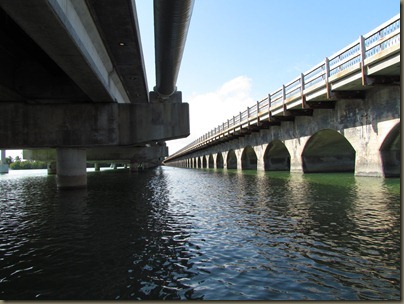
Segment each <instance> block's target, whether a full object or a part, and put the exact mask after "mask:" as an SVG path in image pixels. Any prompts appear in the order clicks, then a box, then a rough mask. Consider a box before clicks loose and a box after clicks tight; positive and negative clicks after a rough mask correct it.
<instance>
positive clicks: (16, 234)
mask: <svg viewBox="0 0 404 304" xmlns="http://www.w3.org/2000/svg"><path fill="white" fill-rule="evenodd" d="M0 230H1V231H0V299H18V300H26V299H60V300H67V299H81V300H99V299H104V300H114V299H149V300H150V299H204V300H236V299H237V300H252V299H256V300H305V299H307V300H358V299H363V300H381V299H383V300H386V299H389V300H399V299H400V283H401V282H400V237H401V234H400V180H399V179H386V180H384V179H379V178H359V177H354V176H353V175H350V174H311V175H299V174H290V173H275V172H271V173H268V172H266V173H256V172H253V171H244V172H243V173H241V172H237V171H232V170H229V171H221V170H216V171H215V170H193V169H180V168H171V167H159V168H156V169H155V170H151V171H147V172H140V173H133V174H131V173H129V172H128V171H125V170H119V171H104V172H90V173H88V188H87V189H85V190H80V191H58V190H57V189H56V184H55V177H54V176H47V175H46V170H39V171H38V170H35V171H10V173H9V174H6V175H0Z"/></svg>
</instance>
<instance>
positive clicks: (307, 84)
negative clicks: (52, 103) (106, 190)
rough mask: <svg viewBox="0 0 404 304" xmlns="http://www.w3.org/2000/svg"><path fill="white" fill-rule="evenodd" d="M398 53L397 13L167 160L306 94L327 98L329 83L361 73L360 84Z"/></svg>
mask: <svg viewBox="0 0 404 304" xmlns="http://www.w3.org/2000/svg"><path fill="white" fill-rule="evenodd" d="M399 51H400V14H398V15H396V16H394V17H393V18H392V19H390V20H388V21H387V22H385V23H384V24H382V25H380V26H379V27H377V28H376V29H374V30H372V31H371V32H369V33H368V34H366V35H361V36H360V37H359V39H358V40H356V41H355V42H353V43H351V44H350V45H348V46H347V47H345V48H343V49H342V50H340V51H338V52H337V53H335V54H333V55H332V56H329V57H326V58H325V60H324V61H323V62H321V63H319V64H317V65H316V66H314V67H313V68H311V69H310V70H308V71H307V72H305V73H301V74H300V76H298V77H297V78H295V79H293V80H292V81H290V82H289V83H287V84H284V85H282V86H281V87H280V88H279V89H277V90H275V91H274V92H272V93H270V94H268V96H267V97H265V98H263V99H261V100H259V101H257V102H256V104H255V105H252V106H251V107H247V109H246V110H245V111H243V112H240V113H239V114H237V115H234V116H233V117H231V118H229V119H227V121H225V122H224V123H222V124H221V125H219V126H218V127H216V128H214V129H213V130H211V131H209V132H208V133H206V134H204V135H202V136H201V137H199V138H198V139H196V140H194V141H193V142H191V143H190V144H188V145H187V146H185V147H183V148H182V149H180V150H179V151H177V152H176V153H174V154H173V155H171V156H169V157H168V158H167V160H169V159H172V158H176V157H178V156H181V155H184V154H187V153H189V152H191V151H192V150H195V149H197V148H199V147H202V146H204V145H206V144H208V143H209V142H212V141H215V140H217V139H220V138H222V137H224V136H225V135H226V134H227V135H229V134H230V133H232V132H235V131H236V130H238V129H241V128H243V126H245V125H249V124H250V123H251V122H257V121H259V120H260V119H265V118H268V117H269V116H270V114H271V113H272V114H273V113H274V112H275V113H276V112H277V111H278V112H279V111H283V109H284V106H285V105H288V104H291V103H292V102H295V101H297V100H302V99H303V97H304V96H305V95H306V94H307V93H312V92H316V91H319V90H324V88H326V90H327V96H328V98H329V97H330V88H329V87H330V86H329V84H330V82H331V81H335V80H338V79H341V78H343V77H346V76H347V75H350V74H353V73H355V72H358V71H361V72H362V84H364V85H365V84H366V83H365V82H366V72H365V68H366V66H368V65H369V64H370V63H373V62H376V61H380V60H382V59H383V58H387V57H389V56H391V54H392V53H396V52H399Z"/></svg>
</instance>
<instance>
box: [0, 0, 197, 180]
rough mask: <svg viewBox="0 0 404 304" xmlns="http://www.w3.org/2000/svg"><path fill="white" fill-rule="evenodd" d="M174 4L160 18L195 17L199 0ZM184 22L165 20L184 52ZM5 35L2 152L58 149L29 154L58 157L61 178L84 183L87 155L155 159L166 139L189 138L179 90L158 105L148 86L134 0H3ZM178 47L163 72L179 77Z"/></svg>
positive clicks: (0, 19) (1, 47)
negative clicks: (172, 64) (173, 60)
mask: <svg viewBox="0 0 404 304" xmlns="http://www.w3.org/2000/svg"><path fill="white" fill-rule="evenodd" d="M177 4H178V5H176V6H175V8H174V12H173V9H172V8H168V9H166V10H163V11H161V12H160V14H159V15H158V18H160V19H161V20H166V19H167V16H168V17H169V16H171V15H172V14H173V13H176V11H175V10H178V12H177V13H178V16H181V13H182V8H183V7H185V8H186V9H187V15H186V16H187V18H188V19H189V18H190V11H191V10H192V1H178V3H177ZM155 5H160V6H161V3H160V2H159V1H156V2H155ZM168 20H170V19H168ZM156 22H157V24H159V22H160V20H157V21H156ZM187 22H188V23H182V24H180V25H177V24H176V25H173V24H170V22H168V23H167V22H166V23H165V25H166V26H165V27H164V30H165V31H166V32H169V31H174V32H175V31H180V33H181V35H182V37H183V39H182V41H181V44H180V46H181V47H182V49H183V48H184V44H185V38H186V35H185V34H186V31H187V28H188V24H189V20H187ZM0 38H1V39H0V65H1V69H0V149H40V150H41V151H42V152H43V149H49V148H52V149H53V150H52V151H53V152H52V153H50V154H52V156H50V155H49V153H42V152H40V150H35V151H33V152H31V153H29V152H26V153H24V154H25V155H27V158H30V159H36V158H37V159H42V157H43V155H48V156H49V157H50V158H49V159H46V160H47V161H53V160H54V159H56V161H57V164H58V167H59V170H58V174H59V173H60V176H59V177H60V178H59V181H60V183H61V184H65V185H66V186H67V187H70V186H74V179H76V180H81V182H79V183H78V184H83V183H85V178H84V175H85V163H86V161H98V160H101V158H102V160H105V161H111V160H113V161H116V160H119V162H121V163H122V162H127V163H135V162H140V163H148V164H152V165H158V164H160V163H161V161H162V160H163V159H164V157H166V156H167V155H168V151H167V147H166V145H165V141H166V140H170V139H176V138H182V137H186V136H188V135H189V109H188V104H186V103H182V97H181V92H175V93H174V94H172V95H171V96H169V98H165V100H164V102H160V101H161V100H159V99H158V98H154V94H153V93H154V92H151V93H152V94H150V92H149V90H148V85H147V81H146V72H145V67H144V62H143V54H142V52H143V51H142V47H141V42H140V34H139V25H138V19H137V12H136V7H135V1H133V0H121V1H109V0H96V1H95V0H86V1H48V0H36V1H25V0H15V1H2V2H0ZM168 42H172V41H168ZM168 42H164V41H163V43H160V47H161V48H164V47H168V45H167V44H168ZM177 46H178V44H177V42H176V41H174V42H173V43H171V44H170V46H169V47H170V48H171V49H172V51H171V53H170V54H171V55H172V56H174V55H176V56H178V58H179V59H178V60H177V62H176V66H175V67H169V68H172V69H173V71H172V70H169V69H167V68H163V69H160V70H159V73H160V74H159V75H160V76H166V75H171V73H173V72H174V73H177V74H178V69H179V64H180V61H181V56H182V53H178V54H177V53H176V52H178V49H177ZM175 81H176V78H175V79H172V85H173V86H175ZM150 95H151V98H150ZM47 151H49V150H47ZM41 153H42V154H41ZM28 155H29V156H28ZM69 164H70V165H71V168H70V169H69ZM73 164H79V165H78V166H76V165H73ZM61 171H66V172H65V173H66V174H64V173H63V172H61ZM63 174H64V175H63ZM69 180H70V181H73V183H71V182H69Z"/></svg>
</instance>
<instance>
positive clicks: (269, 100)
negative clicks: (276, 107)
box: [268, 94, 271, 121]
mask: <svg viewBox="0 0 404 304" xmlns="http://www.w3.org/2000/svg"><path fill="white" fill-rule="evenodd" d="M268 121H271V94H268Z"/></svg>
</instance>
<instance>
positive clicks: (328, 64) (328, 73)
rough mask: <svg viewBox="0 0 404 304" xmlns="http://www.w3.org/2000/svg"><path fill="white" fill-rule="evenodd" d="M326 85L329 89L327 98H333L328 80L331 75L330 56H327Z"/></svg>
mask: <svg viewBox="0 0 404 304" xmlns="http://www.w3.org/2000/svg"><path fill="white" fill-rule="evenodd" d="M324 64H325V87H326V90H327V99H330V98H331V87H330V83H329V82H328V78H329V77H330V60H329V59H328V57H325V62H324Z"/></svg>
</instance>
